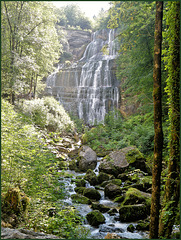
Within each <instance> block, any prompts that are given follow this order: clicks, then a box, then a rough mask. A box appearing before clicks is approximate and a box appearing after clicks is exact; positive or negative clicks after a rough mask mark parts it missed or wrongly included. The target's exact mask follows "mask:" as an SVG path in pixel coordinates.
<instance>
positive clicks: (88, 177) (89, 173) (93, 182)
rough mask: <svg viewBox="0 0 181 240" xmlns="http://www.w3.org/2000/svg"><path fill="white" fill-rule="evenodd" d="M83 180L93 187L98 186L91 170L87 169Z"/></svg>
mask: <svg viewBox="0 0 181 240" xmlns="http://www.w3.org/2000/svg"><path fill="white" fill-rule="evenodd" d="M84 179H85V180H87V181H88V182H89V183H90V184H91V185H93V186H95V185H97V184H98V179H97V176H96V174H95V172H94V171H93V170H92V169H88V170H87V172H86V175H85V176H84Z"/></svg>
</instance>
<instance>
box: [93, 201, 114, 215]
mask: <svg viewBox="0 0 181 240" xmlns="http://www.w3.org/2000/svg"><path fill="white" fill-rule="evenodd" d="M91 208H92V209H93V210H99V211H100V212H102V213H105V212H108V211H109V210H110V207H108V206H105V205H103V204H100V203H98V202H92V206H91Z"/></svg>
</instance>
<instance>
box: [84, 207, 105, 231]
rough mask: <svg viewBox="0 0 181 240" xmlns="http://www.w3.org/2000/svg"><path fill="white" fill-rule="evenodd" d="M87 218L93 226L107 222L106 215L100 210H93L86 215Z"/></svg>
mask: <svg viewBox="0 0 181 240" xmlns="http://www.w3.org/2000/svg"><path fill="white" fill-rule="evenodd" d="M86 219H87V221H88V223H89V224H90V225H91V226H95V227H97V226H99V225H100V224H102V223H105V220H106V219H105V217H104V216H103V215H102V213H101V212H99V211H98V210H93V211H92V212H90V213H88V214H87V215H86Z"/></svg>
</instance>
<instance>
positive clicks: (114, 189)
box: [104, 183, 122, 199]
mask: <svg viewBox="0 0 181 240" xmlns="http://www.w3.org/2000/svg"><path fill="white" fill-rule="evenodd" d="M104 194H105V196H106V197H108V198H110V199H114V198H115V197H118V196H121V195H122V190H121V188H120V187H119V186H118V185H116V184H113V183H109V184H107V185H106V186H105V188H104Z"/></svg>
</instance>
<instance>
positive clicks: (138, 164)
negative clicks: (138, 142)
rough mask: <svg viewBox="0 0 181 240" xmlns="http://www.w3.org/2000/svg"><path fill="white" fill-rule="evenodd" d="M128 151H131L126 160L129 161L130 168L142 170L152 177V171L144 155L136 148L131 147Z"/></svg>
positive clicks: (128, 152)
mask: <svg viewBox="0 0 181 240" xmlns="http://www.w3.org/2000/svg"><path fill="white" fill-rule="evenodd" d="M127 149H129V151H127V153H126V160H127V161H128V163H129V165H130V167H134V168H135V169H140V170H142V171H143V172H145V173H148V174H150V175H151V169H150V168H149V166H148V165H147V164H146V159H145V158H144V156H143V154H142V153H141V152H140V151H139V150H138V149H137V148H136V147H129V148H127Z"/></svg>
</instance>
